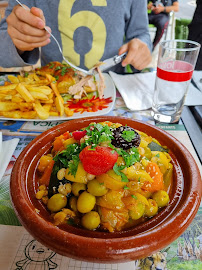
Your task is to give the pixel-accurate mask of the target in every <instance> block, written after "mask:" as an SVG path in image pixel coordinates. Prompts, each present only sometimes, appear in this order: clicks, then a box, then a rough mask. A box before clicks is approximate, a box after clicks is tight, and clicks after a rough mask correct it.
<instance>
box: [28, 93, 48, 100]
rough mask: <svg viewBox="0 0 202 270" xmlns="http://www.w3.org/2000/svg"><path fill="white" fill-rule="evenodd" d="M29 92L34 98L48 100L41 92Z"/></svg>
mask: <svg viewBox="0 0 202 270" xmlns="http://www.w3.org/2000/svg"><path fill="white" fill-rule="evenodd" d="M30 94H31V95H32V96H33V98H34V99H40V100H48V97H47V96H46V95H45V94H43V93H40V92H37V91H30Z"/></svg>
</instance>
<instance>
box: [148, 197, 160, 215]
mask: <svg viewBox="0 0 202 270" xmlns="http://www.w3.org/2000/svg"><path fill="white" fill-rule="evenodd" d="M148 203H149V205H146V206H145V215H146V216H148V217H153V216H154V215H156V213H157V212H158V205H157V203H156V201H154V200H152V199H148Z"/></svg>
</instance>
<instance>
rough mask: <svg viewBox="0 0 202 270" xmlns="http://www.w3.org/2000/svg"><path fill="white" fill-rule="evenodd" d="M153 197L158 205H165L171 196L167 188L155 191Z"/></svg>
mask: <svg viewBox="0 0 202 270" xmlns="http://www.w3.org/2000/svg"><path fill="white" fill-rule="evenodd" d="M152 198H153V199H154V200H155V201H156V203H157V205H158V207H164V206H166V205H167V204H168V202H169V196H168V193H167V192H166V191H165V190H159V191H157V192H155V193H154V194H153V196H152Z"/></svg>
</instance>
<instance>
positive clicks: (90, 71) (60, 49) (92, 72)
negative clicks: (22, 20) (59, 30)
mask: <svg viewBox="0 0 202 270" xmlns="http://www.w3.org/2000/svg"><path fill="white" fill-rule="evenodd" d="M15 1H16V2H17V3H18V4H19V5H20V6H21V7H22V8H24V9H26V10H29V8H27V7H26V6H24V5H23V4H22V3H20V1H18V0H15ZM44 29H45V30H46V31H47V32H48V33H49V34H50V35H51V37H52V38H53V39H54V40H55V42H56V44H57V46H58V48H59V51H60V53H61V55H62V58H63V60H64V61H65V62H66V63H67V64H68V65H70V66H71V67H73V68H74V69H76V70H79V71H81V72H83V73H85V74H86V75H93V74H94V73H95V71H94V69H91V70H89V71H87V70H85V69H82V68H79V67H77V66H75V65H74V64H72V63H71V62H69V61H68V60H67V59H66V58H65V57H64V55H63V52H62V48H61V47H60V44H59V42H58V40H57V39H56V38H55V37H54V35H53V34H52V33H51V32H50V31H49V30H48V29H47V27H46V26H45V27H44Z"/></svg>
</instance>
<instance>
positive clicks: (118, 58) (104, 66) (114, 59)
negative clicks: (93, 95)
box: [99, 53, 127, 72]
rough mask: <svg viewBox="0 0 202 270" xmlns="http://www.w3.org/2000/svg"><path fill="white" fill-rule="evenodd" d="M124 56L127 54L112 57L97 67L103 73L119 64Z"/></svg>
mask: <svg viewBox="0 0 202 270" xmlns="http://www.w3.org/2000/svg"><path fill="white" fill-rule="evenodd" d="M126 55H127V53H123V54H121V55H115V56H114V57H111V58H109V59H106V60H104V61H103V64H102V65H101V66H99V68H100V70H101V71H102V72H104V71H106V70H108V69H109V68H111V67H113V66H115V65H117V64H119V63H121V62H122V60H123V59H124V58H125V57H126Z"/></svg>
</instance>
